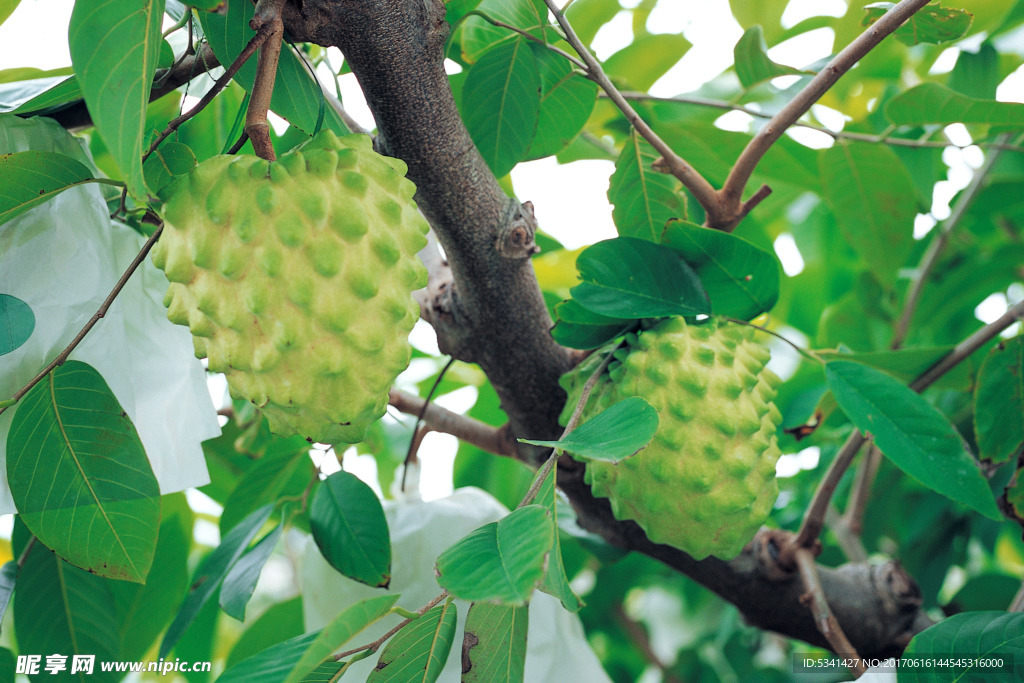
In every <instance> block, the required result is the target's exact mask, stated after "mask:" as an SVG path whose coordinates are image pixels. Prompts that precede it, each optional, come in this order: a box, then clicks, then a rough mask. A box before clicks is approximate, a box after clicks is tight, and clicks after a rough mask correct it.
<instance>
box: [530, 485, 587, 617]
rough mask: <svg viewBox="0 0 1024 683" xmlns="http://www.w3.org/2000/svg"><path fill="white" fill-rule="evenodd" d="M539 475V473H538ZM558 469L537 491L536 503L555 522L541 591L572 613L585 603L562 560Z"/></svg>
mask: <svg viewBox="0 0 1024 683" xmlns="http://www.w3.org/2000/svg"><path fill="white" fill-rule="evenodd" d="M538 474H539V473H538ZM557 474H558V468H557V467H552V468H551V471H550V472H548V474H547V476H546V477H544V481H543V482H541V485H540V488H539V489H538V490H537V497H536V498H535V499H534V502H535V503H537V504H538V505H543V506H544V507H546V508H547V509H548V512H549V513H550V514H551V519H553V520H554V521H555V540H554V544H552V547H551V554H550V555H549V556H548V568H547V571H546V572H545V573H544V581H543V582H541V585H540V590H542V591H544V592H545V593H547V594H548V595H552V596H554V597H556V598H558V599H559V601H561V603H562V607H564V608H565V609H567V610H568V611H570V612H579V611H580V609H582V607H583V601H581V600H580V599H579V596H577V595H576V593H574V592H573V590H572V586H571V585H570V584H569V577H568V575H567V574H566V572H565V562H564V561H563V559H562V541H561V538H560V537H559V533H558V493H557V492H556V490H555V479H556V477H557Z"/></svg>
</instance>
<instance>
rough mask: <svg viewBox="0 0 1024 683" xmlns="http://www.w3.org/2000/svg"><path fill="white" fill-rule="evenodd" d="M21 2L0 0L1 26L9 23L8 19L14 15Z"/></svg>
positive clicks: (17, 0)
mask: <svg viewBox="0 0 1024 683" xmlns="http://www.w3.org/2000/svg"><path fill="white" fill-rule="evenodd" d="M20 2H21V0H0V24H2V23H4V22H5V21H7V17H9V16H11V14H13V13H14V10H15V9H17V7H18V3H20Z"/></svg>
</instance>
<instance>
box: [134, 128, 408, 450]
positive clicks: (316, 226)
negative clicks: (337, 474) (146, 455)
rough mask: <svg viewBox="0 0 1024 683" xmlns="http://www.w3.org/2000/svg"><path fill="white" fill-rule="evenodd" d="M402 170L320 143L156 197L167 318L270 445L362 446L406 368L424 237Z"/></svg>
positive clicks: (346, 144) (202, 173) (367, 154)
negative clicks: (248, 408)
mask: <svg viewBox="0 0 1024 683" xmlns="http://www.w3.org/2000/svg"><path fill="white" fill-rule="evenodd" d="M405 171H406V167H405V164H404V163H403V162H402V161H400V160H398V159H391V158H388V157H384V156H381V155H379V154H377V153H376V152H374V151H373V149H372V145H371V142H370V139H369V138H368V137H367V136H363V135H352V136H345V137H340V138H339V137H338V136H336V135H335V134H334V133H332V132H330V131H324V132H321V133H319V134H317V135H316V136H315V137H314V138H313V139H312V140H310V141H308V142H307V143H305V144H303V145H302V146H301V147H300V148H297V149H296V150H294V151H291V152H289V153H287V154H284V155H282V156H281V158H280V160H278V161H275V162H267V161H264V160H262V159H259V158H257V157H254V156H226V155H224V156H217V157H213V158H212V159H209V160H206V161H204V162H202V163H201V164H199V165H198V166H196V167H195V168H194V169H192V171H191V172H190V173H189V174H187V175H182V176H178V177H176V178H175V179H174V180H172V181H171V183H172V184H170V185H169V186H167V187H166V188H165V190H164V191H162V192H161V195H162V196H163V197H165V198H166V199H167V201H166V203H165V206H164V211H163V216H164V219H165V227H164V232H163V234H162V235H161V237H160V240H159V242H158V243H157V245H156V246H155V247H154V249H153V262H154V263H155V264H156V265H157V267H159V268H160V269H162V270H163V271H164V273H165V274H166V275H167V279H168V280H169V281H170V287H169V288H168V290H167V295H166V297H165V299H164V303H165V305H166V306H167V308H168V313H167V317H168V318H170V319H171V321H172V322H175V323H179V324H181V325H188V327H189V329H190V330H191V332H192V335H193V341H194V343H195V351H196V356H198V357H200V358H202V357H206V358H208V359H209V368H210V370H212V371H214V372H223V373H225V375H226V376H227V380H228V385H229V387H230V389H231V393H232V394H233V395H234V396H235V397H236V398H245V399H248V400H250V401H252V402H253V403H254V404H256V406H258V407H259V408H261V409H262V410H263V412H264V414H265V415H266V416H267V418H268V419H269V421H270V428H271V430H272V431H274V432H276V433H278V434H285V435H292V434H299V435H302V436H304V437H306V438H307V439H309V440H310V441H319V442H325V443H336V442H347V443H355V442H357V441H360V440H362V439H363V438H364V436H365V432H366V429H367V427H368V426H369V425H370V424H371V423H372V422H374V421H375V420H376V419H377V418H379V417H380V416H381V415H383V413H384V410H385V407H386V405H387V394H388V389H389V388H390V387H391V384H392V383H393V382H394V380H395V377H396V376H397V375H398V374H399V373H400V372H402V370H404V369H405V368H406V366H408V364H409V357H410V353H411V350H410V347H409V343H408V335H409V331H410V330H411V329H412V326H413V324H414V323H415V322H416V319H417V318H418V317H419V306H418V305H417V303H416V302H415V301H414V299H413V298H412V296H411V292H412V291H413V290H414V289H416V288H419V287H422V286H424V285H425V284H426V271H425V269H424V268H423V266H422V265H421V264H420V262H419V260H418V259H417V258H416V254H417V252H418V251H419V250H420V249H421V248H422V247H423V246H424V245H425V244H426V237H425V234H426V232H427V224H426V221H425V220H424V219H423V218H422V216H420V214H419V213H418V212H417V210H416V204H415V203H414V202H413V194H414V193H415V192H416V188H415V186H414V185H413V184H412V182H410V181H409V180H407V179H406V178H404V175H405Z"/></svg>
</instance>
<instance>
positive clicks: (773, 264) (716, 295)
mask: <svg viewBox="0 0 1024 683" xmlns="http://www.w3.org/2000/svg"><path fill="white" fill-rule="evenodd" d="M662 243H663V244H665V245H666V246H669V247H672V248H673V249H675V250H676V251H677V252H678V253H679V254H680V255H681V256H682V257H683V260H684V261H686V263H687V265H689V266H690V267H691V268H693V270H694V272H696V273H697V277H699V278H700V281H701V283H702V284H703V285H704V289H705V290H706V291H707V293H708V298H709V299H710V300H711V310H712V311H714V312H715V314H716V315H723V316H729V317H732V318H739V319H741V320H750V319H751V318H756V317H757V316H759V315H760V314H762V313H766V312H768V311H770V310H771V309H772V307H773V306H775V302H776V301H778V299H779V278H780V273H779V260H778V259H777V258H776V257H775V255H774V254H770V253H768V252H767V251H765V250H763V249H761V248H759V247H755V246H754V245H753V244H751V243H750V242H748V241H746V240H745V239H743V238H742V237H737V236H736V235H734V234H732V233H727V232H722V231H721V230H712V229H711V228H705V227H702V226H699V225H697V224H695V223H690V222H688V221H669V223H668V225H667V226H666V227H665V233H664V236H663V237H662Z"/></svg>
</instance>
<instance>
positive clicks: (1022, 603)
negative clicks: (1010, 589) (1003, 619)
mask: <svg viewBox="0 0 1024 683" xmlns="http://www.w3.org/2000/svg"><path fill="white" fill-rule="evenodd" d="M1006 611H1007V612H1024V581H1022V582H1021V584H1020V588H1018V589H1017V594H1016V595H1014V596H1013V600H1011V601H1010V605H1009V606H1008V607H1007V608H1006Z"/></svg>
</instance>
